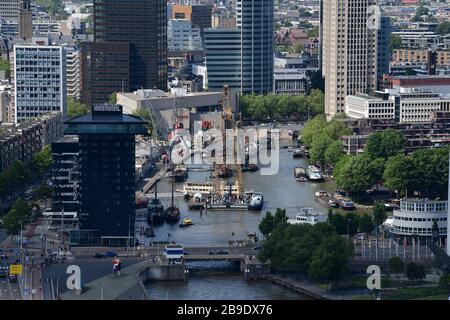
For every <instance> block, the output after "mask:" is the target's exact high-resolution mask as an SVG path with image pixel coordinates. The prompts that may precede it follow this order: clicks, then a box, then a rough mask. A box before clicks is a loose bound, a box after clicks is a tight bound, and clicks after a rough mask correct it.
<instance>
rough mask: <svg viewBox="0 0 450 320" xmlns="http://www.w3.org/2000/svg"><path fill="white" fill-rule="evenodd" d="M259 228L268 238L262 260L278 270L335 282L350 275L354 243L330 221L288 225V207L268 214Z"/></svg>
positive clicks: (259, 255) (260, 257)
mask: <svg viewBox="0 0 450 320" xmlns="http://www.w3.org/2000/svg"><path fill="white" fill-rule="evenodd" d="M259 228H260V231H261V233H263V234H264V235H265V236H266V241H264V243H263V245H262V249H261V251H260V252H259V253H258V259H260V260H261V261H263V262H266V261H270V263H271V267H272V268H273V269H275V270H276V271H280V272H283V273H286V272H294V273H296V274H302V275H306V276H307V277H308V278H310V279H312V280H326V281H329V282H330V283H331V284H335V283H336V282H337V281H339V280H340V279H342V278H343V277H344V276H345V275H347V274H348V262H349V261H350V259H351V257H352V256H353V250H354V249H353V245H352V243H351V242H350V241H349V240H348V239H346V238H344V237H342V236H340V235H338V233H337V232H336V230H335V228H334V227H333V226H332V225H331V224H330V223H328V222H324V223H318V224H315V225H309V224H288V223H287V217H286V210H285V209H277V211H276V213H275V215H272V214H271V213H270V212H268V213H266V216H265V217H264V219H263V220H262V221H261V224H260V225H259Z"/></svg>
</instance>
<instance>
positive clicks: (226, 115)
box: [214, 85, 243, 198]
mask: <svg viewBox="0 0 450 320" xmlns="http://www.w3.org/2000/svg"><path fill="white" fill-rule="evenodd" d="M237 128H238V125H237V122H236V121H235V119H234V117H233V110H232V107H231V94H230V89H229V87H228V86H226V85H225V86H224V87H223V91H222V130H223V131H222V135H223V142H224V144H223V162H224V163H223V164H215V165H214V172H215V174H214V188H215V189H216V191H219V190H220V191H224V190H222V189H224V188H223V184H222V182H221V180H220V179H219V172H220V171H222V172H224V173H227V172H228V171H232V172H233V174H234V175H235V177H236V181H235V182H234V185H237V197H238V198H242V190H243V187H242V184H243V183H242V180H243V179H242V170H241V165H240V164H237V163H234V164H227V163H226V161H227V159H226V130H227V129H233V130H234V133H233V139H234V143H233V145H234V148H233V155H234V159H235V161H237V159H238V158H237V157H238V150H237V148H238V139H237ZM230 187H231V189H230V195H231V193H232V187H233V186H230Z"/></svg>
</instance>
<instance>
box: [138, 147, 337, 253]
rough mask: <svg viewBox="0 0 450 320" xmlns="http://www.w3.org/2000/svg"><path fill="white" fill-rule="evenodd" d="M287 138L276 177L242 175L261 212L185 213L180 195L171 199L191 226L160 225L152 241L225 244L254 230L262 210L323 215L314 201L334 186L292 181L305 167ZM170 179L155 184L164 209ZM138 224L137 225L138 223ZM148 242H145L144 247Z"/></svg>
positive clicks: (197, 175)
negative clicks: (260, 202) (260, 197)
mask: <svg viewBox="0 0 450 320" xmlns="http://www.w3.org/2000/svg"><path fill="white" fill-rule="evenodd" d="M292 144H293V142H292V141H291V139H284V140H281V142H280V166H279V171H278V173H277V174H276V175H272V176H263V175H261V174H260V171H258V172H254V173H250V172H245V173H243V176H244V185H245V189H246V190H254V191H259V192H262V193H263V195H264V207H263V210H262V211H261V212H255V211H236V212H233V211H208V212H206V213H205V212H203V214H202V215H201V214H200V211H195V210H188V208H187V202H185V201H184V199H183V197H182V196H178V197H175V203H176V205H178V207H179V208H180V211H181V220H182V219H185V218H189V219H192V221H193V223H194V225H193V226H191V227H189V228H179V226H178V224H174V225H170V224H164V225H162V226H157V227H155V229H154V233H155V238H153V241H167V240H170V241H176V242H177V243H180V244H184V245H185V246H189V245H212V244H217V245H219V244H228V241H229V240H234V239H235V240H242V239H244V238H245V235H246V234H247V233H248V232H256V233H257V234H258V233H259V231H258V225H259V222H260V221H261V219H262V218H263V217H264V215H265V212H266V211H271V212H275V210H276V209H277V208H285V209H286V211H287V215H288V216H289V217H290V218H295V216H296V214H297V212H299V210H300V209H301V208H304V207H311V208H315V209H317V210H319V211H320V212H322V213H324V214H326V213H327V210H326V209H325V208H324V207H323V206H321V205H320V204H319V203H318V202H317V201H316V200H315V198H314V193H315V192H316V191H318V190H326V191H329V192H331V191H334V190H335V189H336V188H335V183H334V182H332V181H326V182H322V183H309V182H297V181H296V180H295V178H294V168H295V167H296V166H307V162H306V160H305V159H303V158H301V159H294V158H293V156H292V154H293V153H292V151H293V149H285V147H286V146H290V145H292ZM210 174H211V173H210V172H192V171H190V172H189V180H188V181H190V182H205V181H206V180H209V177H210ZM183 184H184V183H176V184H175V185H176V186H175V189H181V188H182V187H183ZM170 190H171V184H170V180H162V181H161V182H159V183H158V193H161V197H160V198H161V202H162V203H163V205H164V206H167V205H168V204H169V203H170V197H169V194H170ZM138 225H139V223H138ZM150 241H151V239H150V238H147V239H146V244H147V245H148V244H149V243H150Z"/></svg>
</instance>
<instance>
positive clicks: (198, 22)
mask: <svg viewBox="0 0 450 320" xmlns="http://www.w3.org/2000/svg"><path fill="white" fill-rule="evenodd" d="M171 7H172V9H171V10H172V11H171V12H172V19H186V20H189V21H191V23H192V27H194V28H199V29H200V32H201V33H202V34H203V29H206V28H211V25H212V24H211V15H212V6H211V5H207V4H193V5H172V6H171Z"/></svg>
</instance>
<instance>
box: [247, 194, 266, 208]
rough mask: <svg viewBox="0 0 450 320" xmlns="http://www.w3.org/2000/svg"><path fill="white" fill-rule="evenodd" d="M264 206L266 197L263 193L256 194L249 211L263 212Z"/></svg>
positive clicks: (252, 198)
mask: <svg viewBox="0 0 450 320" xmlns="http://www.w3.org/2000/svg"><path fill="white" fill-rule="evenodd" d="M263 205H264V196H263V194H262V193H261V192H254V193H253V194H252V197H251V199H250V203H249V205H248V209H249V210H255V211H261V210H262V207H263Z"/></svg>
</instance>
